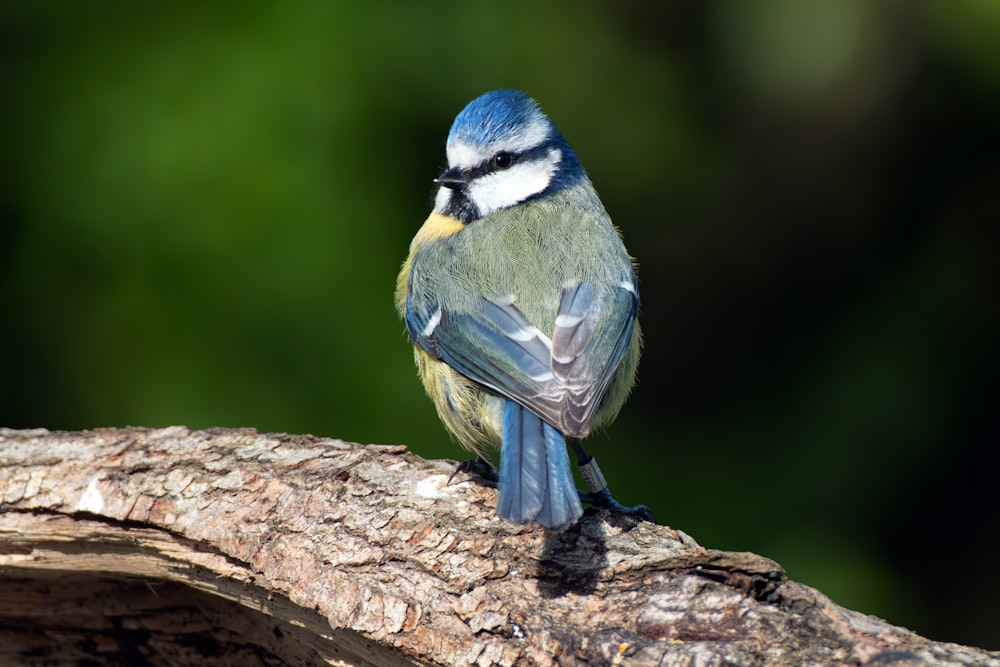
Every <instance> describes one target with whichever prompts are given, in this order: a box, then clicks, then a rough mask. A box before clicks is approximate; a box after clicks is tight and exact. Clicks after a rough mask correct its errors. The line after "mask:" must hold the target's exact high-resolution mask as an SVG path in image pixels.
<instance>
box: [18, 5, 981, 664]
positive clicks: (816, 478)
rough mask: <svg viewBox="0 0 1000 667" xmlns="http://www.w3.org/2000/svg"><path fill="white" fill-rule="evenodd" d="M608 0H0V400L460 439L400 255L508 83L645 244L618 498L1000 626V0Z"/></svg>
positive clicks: (60, 421) (726, 542) (36, 411)
mask: <svg viewBox="0 0 1000 667" xmlns="http://www.w3.org/2000/svg"><path fill="white" fill-rule="evenodd" d="M606 5H607V6H606ZM606 5H605V3H579V2H557V3H547V4H541V3H538V2H534V1H513V2H506V3H503V4H502V5H501V4H499V3H495V4H494V3H483V2H470V1H469V0H465V1H450V2H434V3H411V2H403V1H399V2H369V3H357V4H355V5H351V4H348V3H333V2H288V3H239V4H218V3H198V2H173V3H158V4H153V3H135V2H92V3H80V2H71V1H69V0H66V1H65V2H51V1H44V0H43V1H31V2H28V1H24V2H10V1H6V2H3V3H2V5H0V7H2V17H0V18H2V34H0V49H2V58H3V59H2V74H3V107H2V113H3V117H2V127H0V144H2V154H3V160H2V168H3V171H2V173H0V177H2V183H0V188H2V190H0V192H2V200H0V201H2V204H0V206H2V208H0V215H2V226H0V307H2V309H0V318H2V324H0V424H4V425H7V426H13V427H35V426H45V427H48V428H55V429H79V428H89V427H97V426H123V425H126V424H136V425H144V426H163V425H168V424H186V425H187V426H189V427H192V428H201V427H209V426H255V427H257V428H258V429H261V430H268V431H287V432H294V433H301V432H311V433H316V434H320V435H324V436H332V437H340V438H344V439H349V440H354V441H358V442H366V443H405V444H407V445H409V446H410V447H411V448H412V449H413V451H415V452H417V453H418V454H420V455H423V456H426V457H449V458H458V457H461V456H462V453H461V451H460V450H459V449H458V447H457V446H455V445H453V444H452V443H451V442H449V440H448V437H447V436H446V435H445V432H444V430H443V429H442V427H441V426H440V425H439V423H438V421H437V418H436V416H435V414H434V411H433V409H432V407H431V405H430V402H429V401H428V400H427V399H426V397H425V396H424V395H423V393H422V390H421V387H420V385H419V382H418V381H417V378H416V375H415V371H414V369H413V364H412V360H411V351H410V346H409V344H408V343H407V339H406V337H405V334H404V330H403V326H402V324H401V323H400V322H399V321H398V320H397V318H396V316H395V314H394V312H393V309H392V289H393V282H394V279H395V276H396V272H397V270H398V268H399V265H400V263H401V261H402V259H403V257H404V256H405V254H406V250H407V245H408V243H409V241H410V238H411V237H412V235H413V234H414V232H415V231H416V229H417V228H418V226H419V225H420V223H421V222H422V220H423V218H424V217H425V215H426V214H427V212H428V210H429V206H430V201H431V194H432V192H431V190H432V184H431V179H432V178H434V177H435V176H436V175H437V174H438V173H439V170H440V169H441V168H442V167H443V166H444V164H445V158H444V138H445V136H446V133H447V131H448V128H449V126H450V124H451V121H452V118H453V117H454V115H455V113H457V112H458V111H459V110H460V109H461V108H462V106H463V105H464V104H465V103H466V102H468V101H469V100H471V99H472V98H473V97H475V96H476V95H478V94H480V93H482V92H484V91H486V90H489V89H492V88H497V87H517V88H521V89H525V90H527V91H528V92H529V93H530V94H532V95H533V96H535V97H536V98H537V99H539V101H540V102H541V103H542V105H543V106H544V108H545V109H546V111H548V112H549V114H550V115H551V116H552V117H553V118H554V119H555V120H556V123H557V124H558V125H559V126H560V128H561V130H562V131H563V133H564V134H565V135H566V137H567V138H568V139H569V140H570V142H571V143H573V145H574V146H575V148H576V149H577V152H578V153H579V155H580V157H581V159H582V161H583V163H584V165H585V166H586V167H587V168H588V171H589V172H590V174H591V176H592V178H593V180H594V182H595V183H596V185H597V187H598V189H599V191H600V192H601V195H602V198H603V200H604V203H605V205H606V206H607V208H608V209H609V211H611V213H612V216H613V217H614V219H615V221H616V222H617V223H618V224H619V226H621V227H622V229H623V230H624V233H625V236H626V241H627V243H628V246H629V248H630V250H631V251H632V253H633V254H635V255H637V256H638V259H639V262H640V269H641V272H640V276H641V280H642V293H643V313H642V317H643V325H644V329H645V331H646V341H647V344H646V352H645V357H644V359H643V363H642V365H641V367H640V384H639V387H638V389H637V391H636V393H635V395H634V397H633V400H632V401H631V402H630V404H629V405H628V406H627V407H626V409H625V410H624V412H623V415H622V417H621V419H620V420H619V421H618V423H617V424H615V426H614V427H612V428H611V429H610V430H609V432H608V433H607V434H603V435H601V436H598V437H596V438H594V440H593V444H592V447H593V449H594V451H595V453H596V454H597V456H598V458H599V460H600V461H601V464H602V466H603V467H604V469H605V473H606V474H607V476H608V478H609V480H611V482H612V488H613V489H614V490H615V493H616V495H617V496H618V497H619V499H620V500H622V501H624V502H629V503H634V502H645V503H647V504H650V505H651V506H652V507H653V509H654V510H655V511H656V513H657V516H658V517H659V519H660V520H661V521H663V522H665V523H668V524H670V525H672V526H675V527H678V528H681V529H683V530H685V531H687V532H688V533H690V534H692V535H693V536H694V537H695V538H696V539H698V540H699V541H700V542H701V543H702V544H704V545H706V546H711V547H717V548H724V549H737V550H753V551H756V552H759V553H761V554H764V555H766V556H769V557H772V558H774V559H776V560H778V561H779V562H781V563H782V564H783V565H784V566H785V567H786V568H787V570H788V573H789V575H790V576H791V577H793V578H795V579H797V580H800V581H803V582H805V583H808V584H811V585H813V586H816V587H818V588H819V589H821V590H822V591H824V592H825V593H827V594H829V595H830V596H832V597H833V599H834V600H836V601H838V602H840V603H842V604H844V605H846V606H849V607H852V608H856V609H860V610H863V611H866V612H870V613H874V614H878V615H880V616H883V617H885V618H887V619H888V620H890V621H892V622H894V623H897V624H902V625H905V626H907V627H910V628H911V629H914V630H917V631H919V632H921V633H923V634H927V635H929V636H931V637H934V638H937V639H947V640H952V641H958V642H963V643H972V644H976V645H979V646H983V647H987V648H992V649H1000V631H998V630H997V628H998V627H1000V611H998V609H997V606H996V600H997V599H1000V582H998V579H997V577H996V576H995V572H996V569H997V568H998V567H1000V556H998V553H1000V537H998V535H1000V532H998V528H1000V519H998V516H1000V500H998V499H1000V494H998V492H997V487H998V486H1000V484H998V476H997V469H996V467H995V464H996V454H997V439H998V435H1000V419H998V414H997V408H998V405H1000V404H998V399H1000V391H998V381H997V375H998V371H1000V363H998V355H997V354H996V352H995V346H996V342H997V340H998V333H1000V332H998V329H1000V323H998V317H997V314H998V309H997V297H996V287H997V286H998V284H1000V280H998V275H997V273H998V271H997V260H996V251H997V248H998V243H997V242H998V240H1000V239H998V232H997V227H996V223H997V221H998V220H1000V205H998V188H1000V129H998V128H1000V49H998V43H1000V3H998V2H995V1H994V0H978V1H976V0H968V1H964V0H939V1H937V2H889V1H885V2H869V1H868V0H832V1H827V2H824V1H805V0H773V1H769V2H750V1H748V0H716V1H714V2H691V1H686V2H673V3H635V2H628V1H626V2H619V3H615V5H614V7H611V3H606Z"/></svg>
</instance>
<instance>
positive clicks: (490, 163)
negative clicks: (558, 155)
mask: <svg viewBox="0 0 1000 667" xmlns="http://www.w3.org/2000/svg"><path fill="white" fill-rule="evenodd" d="M551 150H552V144H548V143H545V144H542V145H541V146H535V147H534V148H529V149H528V150H526V151H521V152H520V153H513V152H511V151H499V152H497V153H496V154H494V155H491V156H490V157H489V158H487V159H486V160H484V161H483V162H481V163H479V164H477V165H476V166H475V167H472V168H471V169H466V170H465V172H464V175H465V177H466V180H468V181H472V180H474V179H476V178H479V177H480V176H486V175H488V174H492V173H493V172H495V171H503V170H504V169H507V168H508V167H510V166H512V165H515V164H519V163H521V162H529V161H531V160H539V159H542V158H545V157H548V155H549V153H550V152H551ZM501 155H507V156H509V158H510V164H508V165H507V166H506V167H501V166H499V165H498V164H497V162H496V160H497V158H498V157H499V156H501Z"/></svg>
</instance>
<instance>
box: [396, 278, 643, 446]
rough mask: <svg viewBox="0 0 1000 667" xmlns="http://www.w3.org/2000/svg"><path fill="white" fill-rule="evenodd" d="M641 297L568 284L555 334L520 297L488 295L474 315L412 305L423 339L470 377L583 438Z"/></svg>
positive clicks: (413, 325)
mask: <svg viewBox="0 0 1000 667" xmlns="http://www.w3.org/2000/svg"><path fill="white" fill-rule="evenodd" d="M637 310H638V295H637V292H636V289H635V283H634V279H633V278H632V276H625V277H623V279H622V281H621V283H620V284H619V285H606V284H598V283H592V282H584V283H577V284H575V285H572V286H568V287H565V288H564V289H563V292H562V295H561V298H560V302H559V307H558V311H557V313H556V317H555V322H554V325H553V329H552V334H551V338H550V337H549V336H548V335H546V334H545V333H544V332H543V331H542V330H541V329H539V327H538V326H536V325H535V324H533V323H532V322H531V321H529V320H528V318H527V317H525V315H524V313H523V312H522V311H521V310H520V309H519V308H518V307H517V299H516V296H505V297H493V298H487V297H481V298H479V299H478V300H477V301H476V302H475V305H474V307H473V308H472V309H471V310H469V311H467V312H451V311H449V310H447V309H445V308H444V307H443V306H442V305H441V304H440V303H431V304H425V305H424V306H423V307H421V305H420V304H416V305H415V304H414V303H413V301H412V300H408V301H407V304H406V327H407V331H408V332H409V334H410V337H411V338H412V339H413V341H414V342H415V343H417V344H418V345H420V346H421V347H423V348H424V349H425V350H426V351H427V352H428V353H430V354H431V355H433V356H434V357H436V358H438V359H441V360H442V361H444V362H445V363H447V364H448V365H449V366H451V367H452V368H454V369H455V370H457V371H458V372H459V373H461V374H462V375H465V376H466V377H468V378H470V379H472V380H474V381H476V382H478V383H480V384H482V385H484V386H486V387H488V388H490V389H492V390H493V391H495V392H496V393H498V394H500V395H502V396H505V397H507V398H509V399H511V400H513V401H516V402H517V403H520V404H521V405H523V406H525V407H527V408H528V409H529V410H531V411H532V412H534V413H535V414H537V415H538V416H540V417H541V418H542V419H544V420H545V421H547V422H548V423H550V424H552V425H553V426H555V427H556V428H558V429H559V430H560V431H562V432H563V433H565V434H566V435H569V436H583V435H586V434H587V432H588V431H589V422H590V419H591V417H592V416H593V414H594V411H595V410H596V409H597V407H598V406H599V405H600V400H601V397H602V396H603V395H604V391H605V390H606V389H607V386H608V383H609V382H610V380H611V376H612V375H613V374H614V371H615V369H616V368H617V367H618V364H619V363H620V362H621V360H622V357H623V356H624V354H625V351H626V349H627V347H628V344H629V342H630V340H631V338H632V330H633V328H634V324H635V317H636V312H637Z"/></svg>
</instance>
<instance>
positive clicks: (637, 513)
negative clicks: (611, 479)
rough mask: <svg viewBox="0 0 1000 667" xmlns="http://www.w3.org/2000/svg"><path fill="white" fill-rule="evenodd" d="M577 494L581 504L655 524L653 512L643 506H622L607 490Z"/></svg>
mask: <svg viewBox="0 0 1000 667" xmlns="http://www.w3.org/2000/svg"><path fill="white" fill-rule="evenodd" d="M579 494H580V501H581V502H585V503H588V504H590V505H593V506H594V507H605V508H607V509H609V510H611V511H612V512H619V513H621V514H625V515H627V516H632V517H635V518H636V519H639V520H640V521H648V522H650V523H656V517H655V516H653V510H651V509H649V508H648V507H646V506H645V505H634V506H632V507H629V506H627V505H622V504H621V503H620V502H618V501H617V500H615V499H614V498H613V497H612V496H611V492H610V491H608V489H607V488H604V489H601V490H600V491H592V492H590V493H585V492H583V491H579Z"/></svg>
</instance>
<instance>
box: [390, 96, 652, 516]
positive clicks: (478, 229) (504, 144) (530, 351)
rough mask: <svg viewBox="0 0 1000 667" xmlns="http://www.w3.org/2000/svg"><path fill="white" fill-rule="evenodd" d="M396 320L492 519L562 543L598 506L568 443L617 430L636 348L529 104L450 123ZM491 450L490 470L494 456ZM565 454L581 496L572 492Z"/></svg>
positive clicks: (525, 100)
mask: <svg viewBox="0 0 1000 667" xmlns="http://www.w3.org/2000/svg"><path fill="white" fill-rule="evenodd" d="M445 149H446V154H447V160H448V166H447V169H446V170H445V171H444V173H442V174H441V175H440V176H438V177H437V178H436V179H434V183H435V184H436V185H437V187H438V189H437V192H436V194H435V196H434V205H433V210H432V211H431V213H430V214H429V216H428V217H427V219H426V221H425V222H424V223H423V225H422V226H421V227H420V229H419V230H418V231H417V233H416V235H415V236H414V238H413V241H412V242H411V244H410V252H409V256H408V257H407V259H406V260H405V262H404V263H403V266H402V270H401V271H400V273H399V276H398V278H397V281H396V290H395V305H396V310H397V312H398V314H399V316H400V317H401V318H402V319H403V320H404V322H405V326H406V331H407V333H408V334H409V338H410V339H411V341H412V343H413V347H414V358H415V362H416V366H417V370H418V374H419V376H420V378H421V380H422V382H423V385H424V388H425V389H426V391H427V394H428V396H429V397H430V398H431V400H432V402H433V403H434V405H435V407H436V409H437V412H438V415H439V417H440V418H441V420H442V422H443V423H444V425H445V427H446V428H447V430H448V431H450V432H451V434H452V435H453V436H454V437H455V438H456V439H457V440H458V441H459V443H460V444H461V445H462V446H464V447H465V448H466V449H468V450H470V451H472V452H473V453H474V454H475V455H476V457H477V458H475V459H472V461H474V462H483V463H486V464H487V465H488V468H487V469H488V470H489V471H491V472H492V473H494V479H495V480H496V482H497V489H498V492H497V507H496V509H497V513H498V514H499V515H500V516H501V517H503V518H505V519H508V520H510V521H512V522H514V523H518V524H529V523H537V524H539V525H541V526H543V527H544V528H546V529H550V530H553V531H564V530H566V529H567V528H569V527H570V526H572V525H574V524H575V523H576V522H577V521H578V520H579V518H580V517H581V516H582V514H583V508H582V504H581V501H582V502H586V503H588V504H592V505H595V506H601V507H607V508H611V509H613V510H616V511H620V512H624V513H627V514H631V515H634V516H636V517H638V518H639V519H641V520H649V521H652V520H653V517H652V512H651V511H650V510H649V508H648V507H646V506H644V505H637V506H635V507H626V506H624V505H621V504H620V503H618V502H617V501H615V500H614V498H613V497H612V496H611V494H610V491H609V490H608V488H607V482H606V481H605V478H604V476H603V474H602V473H601V471H600V468H599V467H598V466H597V462H596V460H594V459H593V457H591V456H590V455H589V454H587V452H586V450H585V449H584V448H583V446H582V444H581V440H582V439H583V438H585V437H586V436H587V435H589V434H590V433H591V432H592V431H593V430H594V429H597V428H600V427H603V426H605V425H607V424H609V423H610V422H611V421H613V420H614V419H615V417H616V416H617V415H618V412H619V410H620V409H621V407H622V405H623V404H624V403H625V400H626V398H627V397H628V395H629V393H630V392H631V390H632V387H633V385H634V383H635V377H636V368H637V366H638V362H639V356H640V348H641V340H642V334H641V331H640V327H639V324H638V321H637V315H638V312H639V289H638V282H637V278H636V263H635V261H634V259H633V258H632V257H631V256H630V255H629V253H628V252H627V251H626V249H625V245H624V243H623V241H622V235H621V233H620V231H619V230H618V228H616V227H615V226H614V224H613V223H612V221H611V218H610V216H609V215H608V213H607V211H606V210H605V208H604V206H603V204H602V203H601V200H600V198H599V197H598V195H597V192H596V190H595V188H594V186H593V184H592V183H591V181H590V178H589V177H588V176H587V174H586V172H585V171H584V169H583V166H582V165H581V164H580V161H579V159H578V158H577V155H576V153H575V152H574V151H573V149H572V148H571V147H570V145H569V143H568V142H567V141H566V140H565V139H564V138H563V136H562V134H561V133H560V132H559V131H558V130H557V129H556V126H555V125H554V123H553V122H552V121H551V119H550V118H549V117H548V116H547V115H546V114H545V113H544V112H543V111H542V109H541V107H540V105H539V104H538V102H536V101H535V100H534V99H532V98H531V97H529V96H528V95H527V94H526V93H524V92H521V91H517V90H507V89H503V90H493V91H490V92H486V93H484V94H482V95H480V96H479V97H477V98H475V99H474V100H472V101H471V102H469V103H468V105H466V106H465V108H464V109H462V111H461V112H459V114H458V115H457V116H456V117H455V120H454V123H453V124H452V126H451V130H450V131H449V133H448V137H447V141H446V145H445ZM497 444H499V454H500V464H499V469H494V468H493V467H492V461H491V458H490V456H489V452H490V450H491V448H493V447H495V446H496V445H497ZM567 445H569V447H571V448H572V449H573V450H574V453H575V454H576V456H577V459H578V467H579V469H580V472H581V476H582V477H583V479H584V480H585V482H586V483H587V486H588V487H589V492H581V491H578V490H577V488H576V483H575V481H574V478H573V471H572V468H571V466H570V461H569V455H568V452H567Z"/></svg>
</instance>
